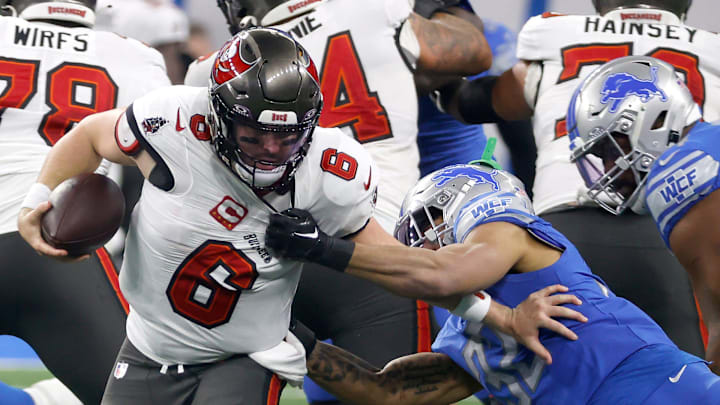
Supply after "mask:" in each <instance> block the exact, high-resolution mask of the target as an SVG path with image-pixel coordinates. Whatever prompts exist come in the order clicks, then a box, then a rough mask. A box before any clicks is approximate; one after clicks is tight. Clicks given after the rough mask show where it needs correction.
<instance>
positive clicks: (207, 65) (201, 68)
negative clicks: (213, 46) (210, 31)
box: [185, 52, 217, 87]
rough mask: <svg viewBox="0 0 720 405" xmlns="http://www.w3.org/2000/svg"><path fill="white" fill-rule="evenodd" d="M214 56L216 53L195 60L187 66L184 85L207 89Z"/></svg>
mask: <svg viewBox="0 0 720 405" xmlns="http://www.w3.org/2000/svg"><path fill="white" fill-rule="evenodd" d="M216 55H217V52H214V53H212V54H210V55H207V56H203V57H202V58H199V59H195V60H194V61H193V62H192V63H191V64H190V66H188V70H187V73H185V85H186V86H194V87H207V85H208V81H209V80H210V72H211V71H212V65H213V62H214V61H215V56H216Z"/></svg>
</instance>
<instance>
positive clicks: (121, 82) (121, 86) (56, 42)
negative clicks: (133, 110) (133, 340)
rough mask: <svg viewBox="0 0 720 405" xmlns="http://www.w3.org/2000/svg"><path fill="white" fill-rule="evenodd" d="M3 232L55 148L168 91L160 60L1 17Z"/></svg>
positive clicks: (136, 47)
mask: <svg viewBox="0 0 720 405" xmlns="http://www.w3.org/2000/svg"><path fill="white" fill-rule="evenodd" d="M0 55H2V58H0V233H5V232H13V231H16V230H17V225H16V222H17V214H18V212H19V211H20V204H21V203H22V200H23V199H24V198H25V194H27V191H28V189H29V188H30V186H31V185H32V184H33V183H34V182H35V180H36V179H37V176H38V174H39V172H40V168H41V166H42V164H43V161H44V160H45V155H47V153H48V151H49V150H50V147H51V146H52V145H53V144H55V142H57V141H58V140H59V139H60V138H61V137H62V136H63V135H64V134H65V133H66V132H67V131H68V130H69V129H70V128H72V126H73V125H74V124H76V123H77V122H79V121H80V120H81V119H82V118H83V117H85V116H87V115H90V114H92V113H95V112H100V111H105V110H109V109H112V108H115V107H118V106H124V105H128V104H129V103H130V102H132V100H134V99H135V98H137V97H139V96H141V95H143V94H145V93H147V92H149V91H151V90H153V89H156V88H158V87H162V86H169V85H170V81H169V79H168V78H167V74H166V73H165V62H164V61H163V58H162V56H161V55H160V54H159V53H158V52H157V51H155V50H154V49H151V48H149V47H147V46H146V45H143V44H141V43H140V42H138V41H136V40H133V39H127V38H123V37H120V36H118V35H116V34H112V33H109V32H99V31H93V30H91V29H87V28H65V27H61V26H57V25H51V24H45V23H31V22H28V21H25V20H22V19H19V18H12V17H0Z"/></svg>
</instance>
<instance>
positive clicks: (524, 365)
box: [433, 194, 682, 404]
mask: <svg viewBox="0 0 720 405" xmlns="http://www.w3.org/2000/svg"><path fill="white" fill-rule="evenodd" d="M488 198H492V197H488ZM503 198H506V199H510V200H512V199H513V198H517V197H512V196H511V195H510V194H505V195H504V196H503ZM484 200H486V198H483V199H479V200H477V201H474V202H471V203H469V204H468V206H467V207H464V208H463V209H462V210H461V213H460V215H459V219H458V220H457V221H456V222H455V224H456V226H459V227H460V228H464V229H455V235H467V234H468V230H469V229H471V228H474V227H476V226H479V225H482V224H484V223H489V222H496V221H505V222H510V223H513V224H515V225H517V226H521V227H523V228H525V229H527V231H528V232H530V233H532V234H533V235H534V236H535V237H537V238H538V239H539V240H541V241H543V242H545V243H547V244H548V245H550V246H554V247H556V248H558V249H559V250H561V251H562V252H563V253H562V255H561V257H560V259H559V260H558V261H557V262H555V263H554V264H553V265H551V266H549V267H547V268H544V269H541V270H538V271H534V272H530V273H508V274H507V275H506V276H505V277H503V278H502V279H501V280H500V281H499V282H497V283H496V284H495V285H493V286H492V287H491V288H488V289H487V291H488V292H489V293H490V294H491V296H492V297H493V299H495V300H497V301H498V302H500V303H502V304H504V305H507V306H510V307H515V306H517V305H518V304H520V303H521V302H522V301H523V300H524V299H525V298H527V297H528V295H530V294H531V293H533V292H535V291H537V290H539V289H541V288H544V287H547V286H550V285H553V284H558V283H559V284H563V285H565V286H567V287H568V288H569V289H570V293H572V294H575V295H576V296H577V297H578V298H580V300H581V301H582V305H580V306H572V308H573V309H576V310H578V311H580V312H582V313H583V314H584V315H585V316H586V317H587V318H588V322H587V323H580V322H576V321H573V320H567V319H560V320H559V321H560V322H562V323H563V324H564V325H566V326H567V327H568V328H570V329H571V330H573V331H574V332H575V333H576V334H577V335H578V337H579V339H578V340H577V341H570V340H567V339H565V338H563V337H561V336H559V335H557V334H555V333H552V332H549V331H547V330H541V334H540V341H541V342H542V343H543V345H545V347H547V348H548V350H550V352H551V353H552V355H553V364H552V365H546V364H545V363H544V362H543V361H542V360H541V359H540V358H538V357H536V356H535V355H534V354H533V353H532V352H531V351H529V350H528V349H527V348H525V347H524V346H522V345H519V344H518V343H517V341H515V340H514V339H513V338H512V337H510V336H508V335H505V334H503V333H500V332H498V331H496V330H494V329H493V328H492V327H490V326H489V325H486V324H484V323H476V322H468V321H465V320H463V319H461V318H458V317H456V316H454V315H453V316H451V317H450V318H449V319H448V320H447V322H446V323H445V325H444V327H443V329H442V330H441V332H440V334H439V335H438V337H437V339H436V340H435V342H434V344H433V350H434V351H436V352H439V353H445V354H447V355H448V356H450V357H451V358H452V359H453V360H454V361H455V362H456V363H457V364H458V365H460V366H461V367H463V368H464V369H465V370H466V371H467V372H468V373H469V374H470V375H472V376H474V377H475V378H476V379H477V380H478V381H480V382H481V383H482V384H483V386H484V387H485V388H486V389H488V390H489V391H490V393H491V394H492V395H493V396H494V397H495V398H496V399H497V400H498V401H500V402H502V403H509V404H530V403H532V404H584V403H588V402H589V401H590V400H591V399H592V398H593V396H594V395H597V392H596V391H597V390H598V388H599V387H601V385H602V383H603V381H605V379H606V378H607V377H608V376H609V375H611V374H612V372H613V370H615V369H616V368H617V367H618V365H619V364H621V363H622V362H623V360H625V359H626V358H628V357H629V356H631V355H633V353H636V352H638V351H639V350H640V349H643V348H646V347H649V346H653V345H656V346H657V345H659V346H662V347H671V348H672V350H674V351H677V352H680V350H679V349H677V347H676V346H675V345H674V344H673V343H672V342H671V341H670V339H669V338H668V337H667V336H666V335H665V333H664V332H663V331H662V329H661V328H660V327H659V326H658V325H657V324H656V323H655V322H654V321H653V320H652V319H651V318H650V317H649V316H647V315H646V314H645V313H644V312H642V311H641V310H640V309H639V308H637V307H636V306H635V305H633V304H632V303H630V302H629V301H627V300H625V299H623V298H620V297H617V296H616V295H615V294H613V292H612V291H611V290H610V289H609V288H608V287H607V285H606V284H605V283H604V282H603V280H602V279H600V278H599V277H597V276H596V275H594V274H593V273H592V272H591V271H590V269H589V268H588V266H587V264H585V262H584V261H583V259H582V257H581V256H580V253H579V252H578V251H577V249H576V248H575V247H574V246H573V245H572V243H570V241H568V240H567V239H566V238H565V237H564V236H563V235H562V234H560V233H559V232H558V231H556V230H555V229H553V227H552V226H551V225H550V224H549V223H548V222H546V221H544V220H542V219H540V218H538V217H536V216H534V215H533V214H531V211H530V210H529V209H528V210H525V209H523V208H522V207H523V204H521V203H519V202H518V203H514V202H513V201H509V202H508V203H507V204H504V205H503V209H498V207H490V206H489V204H486V201H484ZM463 211H464V212H466V213H467V214H466V215H467V216H466V215H464V214H463ZM468 216H472V217H474V218H477V220H476V222H475V223H471V222H468V221H466V220H464V219H463V218H468ZM464 237H465V236H461V237H460V239H462V238H464ZM457 242H462V240H458V241H457ZM478 271H482V265H481V264H479V265H478ZM680 353H682V352H680ZM660 383H662V379H660V380H658V384H660ZM616 388H617V387H613V389H616ZM627 388H628V389H629V390H632V389H631V386H630V387H627Z"/></svg>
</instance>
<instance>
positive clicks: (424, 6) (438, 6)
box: [413, 0, 460, 19]
mask: <svg viewBox="0 0 720 405" xmlns="http://www.w3.org/2000/svg"><path fill="white" fill-rule="evenodd" d="M458 4H460V0H415V7H414V8H413V11H414V12H416V13H417V14H419V15H421V16H423V17H425V18H428V19H429V18H430V17H432V15H433V14H435V13H436V12H438V11H442V10H443V9H446V8H448V7H452V6H457V5H458Z"/></svg>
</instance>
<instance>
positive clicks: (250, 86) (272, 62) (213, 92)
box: [210, 28, 322, 190]
mask: <svg viewBox="0 0 720 405" xmlns="http://www.w3.org/2000/svg"><path fill="white" fill-rule="evenodd" d="M318 83H319V79H318V74H317V69H316V68H315V64H314V63H313V61H312V60H311V59H310V56H309V55H308V53H307V51H306V50H305V49H304V48H303V47H302V46H301V45H300V44H298V43H297V42H296V41H295V40H293V39H292V37H290V36H289V35H287V34H286V33H284V32H282V31H279V30H275V29H269V28H253V29H249V30H244V31H242V32H240V33H238V34H237V35H235V36H233V38H232V39H230V40H229V41H228V42H227V43H225V45H224V46H223V47H222V49H221V50H220V52H219V53H218V55H217V57H216V59H215V63H214V65H213V69H212V74H211V78H210V126H211V131H212V139H213V144H214V146H215V150H216V152H217V154H218V156H219V157H220V159H221V160H222V161H223V162H224V163H225V165H226V166H228V168H230V170H232V171H233V172H234V173H235V174H236V175H238V176H239V177H240V178H241V179H242V180H243V181H245V182H246V183H248V184H249V185H251V186H252V187H253V188H255V189H256V190H284V189H286V188H287V186H288V185H289V184H290V180H291V179H292V176H293V175H294V173H295V170H296V168H297V166H298V164H299V163H300V161H301V160H302V158H303V156H304V155H305V153H306V152H307V148H308V146H309V144H310V140H311V136H312V132H313V130H314V129H315V126H316V125H317V122H318V119H319V117H320V110H321V108H322V94H321V93H320V85H319V84H318Z"/></svg>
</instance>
